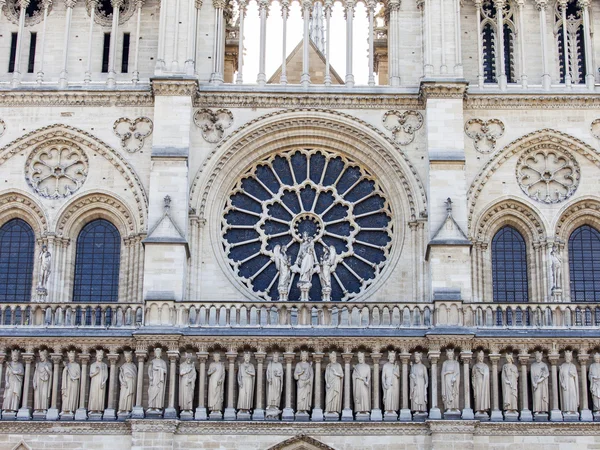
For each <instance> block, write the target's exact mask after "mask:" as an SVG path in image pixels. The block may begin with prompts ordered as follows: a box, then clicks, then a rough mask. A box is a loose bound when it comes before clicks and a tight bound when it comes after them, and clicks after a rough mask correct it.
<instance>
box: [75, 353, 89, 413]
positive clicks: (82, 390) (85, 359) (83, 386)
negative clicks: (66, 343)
mask: <svg viewBox="0 0 600 450" xmlns="http://www.w3.org/2000/svg"><path fill="white" fill-rule="evenodd" d="M79 361H80V362H81V379H80V380H79V381H80V383H79V408H78V409H77V411H75V420H87V409H86V407H85V404H86V398H85V394H86V393H87V381H88V372H87V368H88V363H89V361H90V355H89V353H81V354H80V355H79Z"/></svg>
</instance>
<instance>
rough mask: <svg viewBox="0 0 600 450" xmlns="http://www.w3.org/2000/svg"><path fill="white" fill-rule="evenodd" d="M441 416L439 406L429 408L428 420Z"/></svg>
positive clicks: (439, 418)
mask: <svg viewBox="0 0 600 450" xmlns="http://www.w3.org/2000/svg"><path fill="white" fill-rule="evenodd" d="M441 418H442V411H441V410H440V408H431V409H430V410H429V419H430V420H441Z"/></svg>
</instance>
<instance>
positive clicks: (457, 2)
mask: <svg viewBox="0 0 600 450" xmlns="http://www.w3.org/2000/svg"><path fill="white" fill-rule="evenodd" d="M461 3H462V2H461V0H454V14H455V16H454V20H455V23H454V59H455V63H454V74H455V75H456V76H457V77H462V75H463V65H462V38H461V35H460V6H461Z"/></svg>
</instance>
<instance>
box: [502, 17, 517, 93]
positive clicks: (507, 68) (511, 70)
mask: <svg viewBox="0 0 600 450" xmlns="http://www.w3.org/2000/svg"><path fill="white" fill-rule="evenodd" d="M503 32H504V73H506V81H507V83H514V82H515V64H514V61H513V58H512V55H513V54H514V52H513V50H514V41H515V39H514V34H513V30H512V28H510V27H509V26H508V24H506V23H505V24H504V30H503Z"/></svg>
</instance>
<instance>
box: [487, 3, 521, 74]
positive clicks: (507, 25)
mask: <svg viewBox="0 0 600 450" xmlns="http://www.w3.org/2000/svg"><path fill="white" fill-rule="evenodd" d="M500 7H501V8H502V33H499V32H498V26H499V22H500V20H499V14H498V12H499V10H498V8H500ZM515 30H516V28H515V24H514V12H513V8H512V4H511V3H510V2H509V1H506V2H504V1H493V0H485V1H483V2H482V4H481V41H482V44H483V45H482V48H483V55H482V56H483V78H484V83H497V82H498V78H499V76H500V75H501V74H505V75H506V81H507V83H514V81H515V63H514V53H515V52H514V48H515V34H516V33H515ZM501 54H502V55H503V58H501V57H500V55H501ZM502 63H503V64H504V70H503V71H501V70H500V66H501V65H502Z"/></svg>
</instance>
